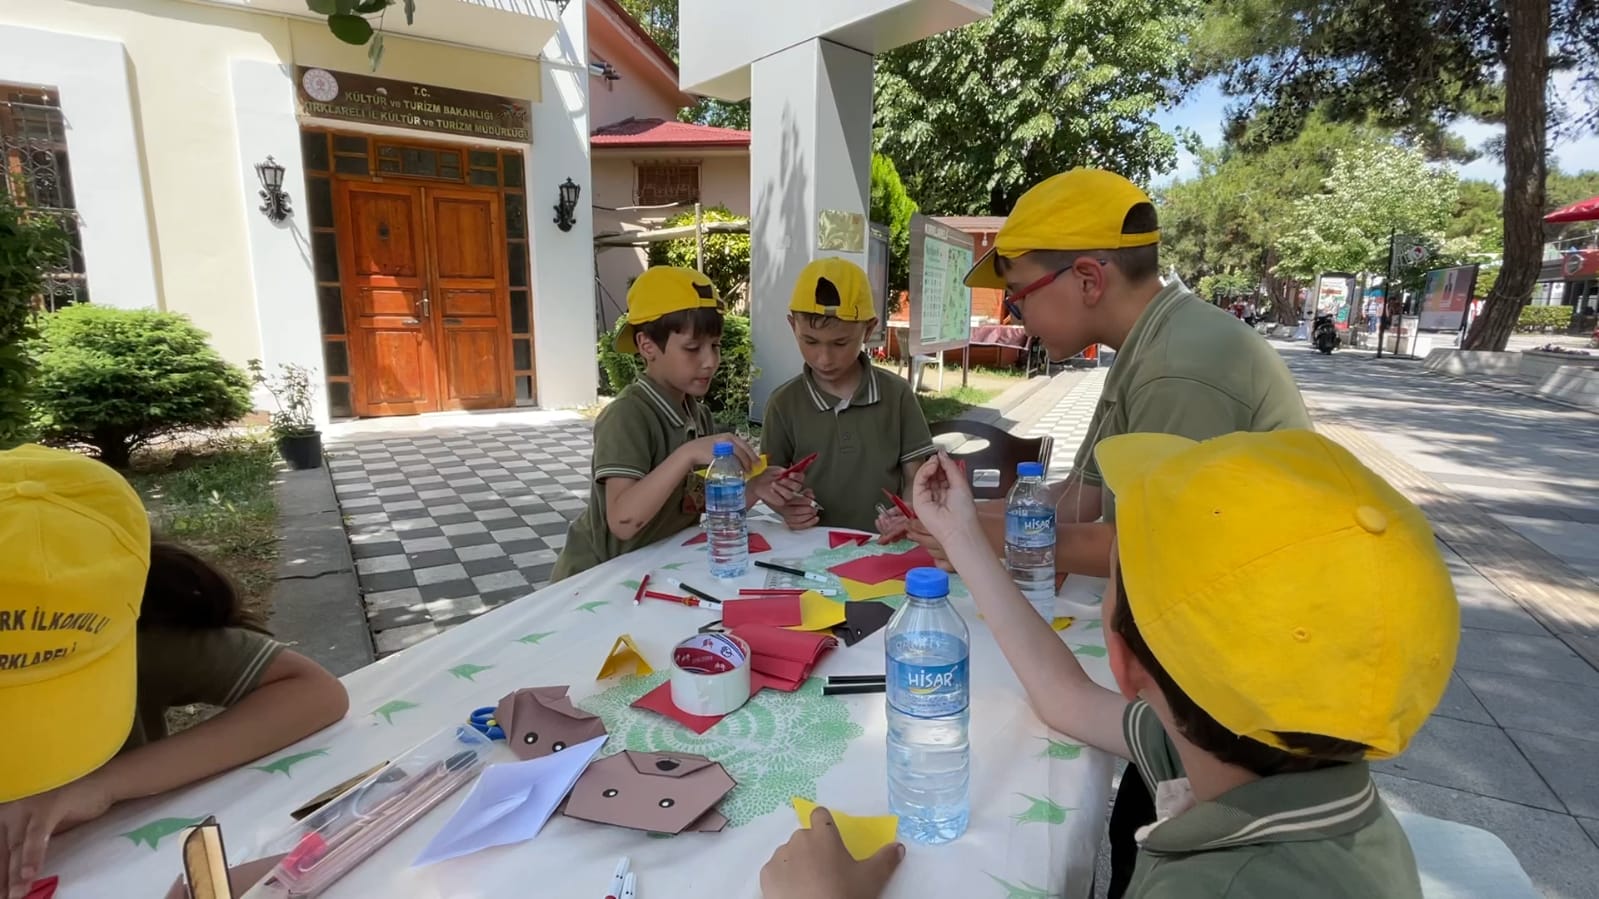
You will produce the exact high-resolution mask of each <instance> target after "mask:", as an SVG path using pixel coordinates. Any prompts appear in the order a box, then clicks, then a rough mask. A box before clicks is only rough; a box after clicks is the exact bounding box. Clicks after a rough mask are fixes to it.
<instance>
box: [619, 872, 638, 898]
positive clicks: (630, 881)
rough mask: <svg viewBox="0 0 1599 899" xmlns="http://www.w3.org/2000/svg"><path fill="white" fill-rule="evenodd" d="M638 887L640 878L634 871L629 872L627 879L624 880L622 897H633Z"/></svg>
mask: <svg viewBox="0 0 1599 899" xmlns="http://www.w3.org/2000/svg"><path fill="white" fill-rule="evenodd" d="M637 889H638V878H637V877H636V876H635V875H634V874H633V872H632V871H629V872H627V879H626V880H624V881H622V899H633V894H634V893H635V892H636V891H637Z"/></svg>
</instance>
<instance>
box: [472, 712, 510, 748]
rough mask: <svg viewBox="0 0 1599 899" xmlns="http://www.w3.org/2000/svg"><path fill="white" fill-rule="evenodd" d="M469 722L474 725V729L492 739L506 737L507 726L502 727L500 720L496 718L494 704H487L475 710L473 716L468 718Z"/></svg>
mask: <svg viewBox="0 0 1599 899" xmlns="http://www.w3.org/2000/svg"><path fill="white" fill-rule="evenodd" d="M467 723H468V724H470V725H472V729H473V730H475V731H477V732H478V733H480V734H482V735H483V736H485V737H488V738H489V739H490V740H503V739H505V728H503V727H501V726H500V722H499V721H497V720H495V717H494V706H491V705H486V706H484V707H483V708H481V709H478V710H476V711H474V712H473V713H472V717H470V718H468V719H467Z"/></svg>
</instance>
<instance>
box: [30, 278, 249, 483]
mask: <svg viewBox="0 0 1599 899" xmlns="http://www.w3.org/2000/svg"><path fill="white" fill-rule="evenodd" d="M39 332H40V333H39V339H38V340H37V341H36V344H37V347H38V351H37V353H36V354H35V355H36V357H37V358H38V360H39V373H38V377H37V378H36V379H35V382H34V391H33V404H34V421H35V424H36V425H37V426H38V428H39V431H40V433H41V435H42V436H43V438H44V439H45V441H46V442H49V443H56V444H64V445H69V446H88V447H90V448H92V449H93V450H94V451H95V453H96V454H97V455H99V457H100V459H101V460H102V461H104V462H105V463H106V464H107V465H110V466H112V467H114V468H126V467H127V465H128V458H129V456H130V455H132V453H133V452H134V451H135V450H137V449H139V448H140V447H142V446H144V445H145V444H147V443H149V442H150V441H151V440H153V439H155V438H158V437H163V436H166V435H170V434H176V433H181V432H183V431H189V430H195V429H199V428H219V427H222V426H224V425H227V424H230V423H232V422H234V421H237V420H238V419H239V418H240V417H242V416H243V415H244V414H245V413H247V412H249V411H250V381H249V379H248V378H247V377H246V376H245V374H244V372H243V371H241V370H239V369H238V368H237V367H236V366H233V365H229V364H228V363H227V362H226V361H224V360H223V359H222V357H221V356H220V355H218V354H217V351H216V350H214V349H212V348H211V345H210V344H209V343H208V342H207V340H208V337H209V335H207V334H206V333H205V332H204V331H202V330H200V329H199V328H196V327H195V326H194V324H193V323H191V322H190V321H189V320H188V318H186V317H184V316H181V315H176V314H173V313H169V312H155V311H152V310H145V309H114V308H111V307H108V306H90V305H83V306H72V307H69V308H67V309H63V310H61V311H60V312H56V313H52V314H50V315H46V316H43V318H42V319H41V326H40V329H39Z"/></svg>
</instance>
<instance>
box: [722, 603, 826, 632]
mask: <svg viewBox="0 0 1599 899" xmlns="http://www.w3.org/2000/svg"><path fill="white" fill-rule="evenodd" d="M803 620H804V618H803V614H802V611H801V603H800V598H799V597H798V596H773V597H768V598H761V599H729V600H727V601H726V602H724V603H722V624H723V626H725V627H730V628H733V627H740V626H743V625H746V624H765V625H769V626H771V627H789V626H790V625H796V624H800V623H801V622H802V621H803ZM811 629H812V628H807V630H811Z"/></svg>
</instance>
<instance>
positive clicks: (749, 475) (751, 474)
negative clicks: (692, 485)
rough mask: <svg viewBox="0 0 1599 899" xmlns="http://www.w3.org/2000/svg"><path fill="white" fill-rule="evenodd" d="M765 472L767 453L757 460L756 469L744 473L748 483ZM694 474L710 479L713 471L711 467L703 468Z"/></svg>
mask: <svg viewBox="0 0 1599 899" xmlns="http://www.w3.org/2000/svg"><path fill="white" fill-rule="evenodd" d="M765 470H766V454H765V453H761V457H760V458H759V459H756V460H755V467H754V468H751V469H750V470H749V471H746V472H744V480H746V481H748V480H751V479H753V478H756V477H759V476H760V474H761V472H763V471H765ZM694 473H695V474H697V475H699V476H700V477H702V478H708V477H710V476H711V469H710V468H709V467H707V468H702V469H700V470H699V471H696V472H694Z"/></svg>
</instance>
